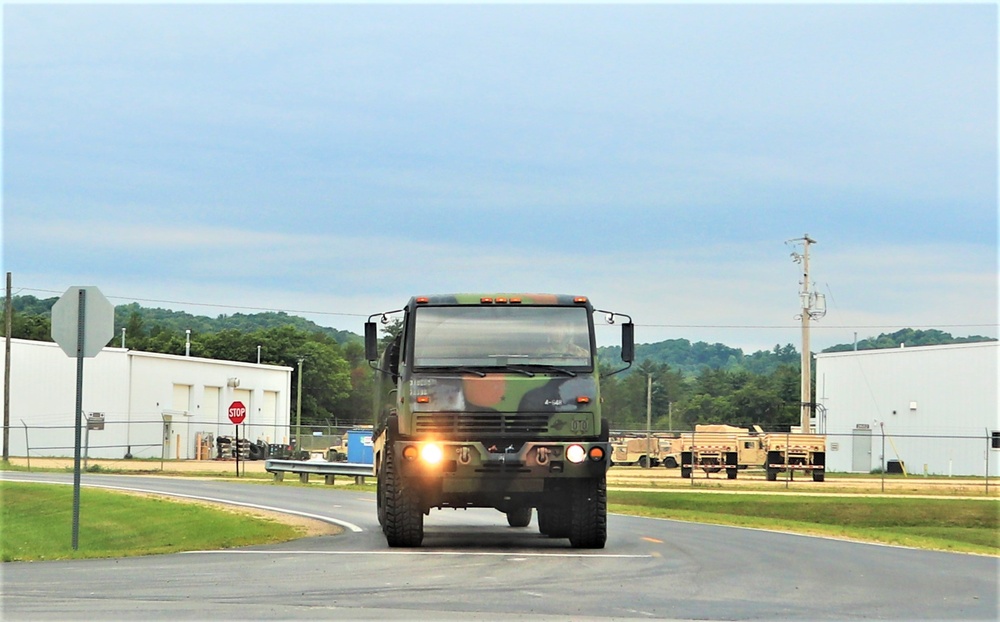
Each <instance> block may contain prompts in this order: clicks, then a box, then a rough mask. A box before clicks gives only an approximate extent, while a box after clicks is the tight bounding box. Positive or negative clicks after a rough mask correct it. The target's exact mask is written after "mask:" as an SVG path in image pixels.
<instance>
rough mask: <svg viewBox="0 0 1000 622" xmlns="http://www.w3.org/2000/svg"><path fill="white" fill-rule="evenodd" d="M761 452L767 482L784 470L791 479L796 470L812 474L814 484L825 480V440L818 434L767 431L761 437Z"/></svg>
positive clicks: (774, 478)
mask: <svg viewBox="0 0 1000 622" xmlns="http://www.w3.org/2000/svg"><path fill="white" fill-rule="evenodd" d="M763 449H764V452H765V453H766V456H767V457H766V461H765V462H764V471H765V473H766V475H767V480H768V481H770V482H773V481H775V480H777V479H778V473H784V472H785V471H789V472H790V473H791V474H792V476H794V472H795V471H804V472H806V473H811V474H812V479H813V481H814V482H822V481H823V480H824V479H826V437H825V436H823V435H821V434H802V433H782V432H770V433H768V434H765V435H764V436H763Z"/></svg>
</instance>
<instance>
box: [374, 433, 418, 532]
mask: <svg viewBox="0 0 1000 622" xmlns="http://www.w3.org/2000/svg"><path fill="white" fill-rule="evenodd" d="M395 462H396V460H395V458H394V457H393V455H392V449H391V446H390V447H388V448H387V450H386V452H385V458H384V459H383V461H382V467H383V472H384V478H383V484H382V491H383V495H382V507H383V508H384V510H385V524H383V525H382V531H383V532H384V533H385V539H386V542H388V543H389V546H392V547H414V546H420V543H421V542H423V539H424V513H423V511H422V510H421V509H420V506H419V505H418V503H417V499H416V496H415V495H414V493H413V491H412V490H408V489H406V488H403V487H402V486H401V482H400V477H399V474H398V473H397V472H396V465H395Z"/></svg>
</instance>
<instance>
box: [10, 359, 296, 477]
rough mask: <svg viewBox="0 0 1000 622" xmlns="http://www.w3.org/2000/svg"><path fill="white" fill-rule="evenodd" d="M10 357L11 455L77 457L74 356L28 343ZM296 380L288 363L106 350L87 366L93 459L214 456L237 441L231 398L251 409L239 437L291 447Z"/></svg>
mask: <svg viewBox="0 0 1000 622" xmlns="http://www.w3.org/2000/svg"><path fill="white" fill-rule="evenodd" d="M10 359H11V361H10V411H9V412H10V437H9V442H10V455H12V456H28V455H30V456H32V457H34V456H72V455H73V453H74V447H75V437H76V435H75V428H74V422H75V419H76V386H77V380H76V378H77V376H76V359H75V358H71V357H68V356H66V354H65V353H64V352H63V351H62V349H60V348H59V346H58V345H56V344H54V343H49V342H44V341H29V340H24V339H12V340H11V349H10ZM291 378H292V368H291V367H279V366H275V365H259V364H253V363H241V362H235V361H219V360H213V359H204V358H197V357H188V356H176V355H169V354H154V353H149V352H135V351H131V350H128V349H123V348H104V349H103V350H101V352H100V353H99V354H98V355H97V356H95V357H93V358H88V359H85V360H84V363H83V391H82V397H83V413H84V415H85V417H86V428H88V429H87V430H86V434H85V438H86V448H87V455H88V456H89V457H91V458H123V457H127V456H131V457H134V458H168V459H182V460H183V459H198V458H201V459H206V458H210V457H214V456H215V455H216V454H215V453H214V449H215V447H213V444H214V443H215V441H216V439H218V438H219V437H224V436H225V437H233V436H235V433H236V426H235V425H234V424H232V423H231V422H230V420H229V406H230V404H232V403H233V402H234V401H240V402H242V403H243V404H244V405H245V406H246V419H245V420H244V423H243V424H242V425H240V429H239V437H240V438H241V439H242V438H246V439H249V440H250V441H251V442H254V441H263V442H267V443H283V442H286V441H287V439H288V435H289V417H290V398H291ZM0 385H2V379H0ZM29 450H30V454H29Z"/></svg>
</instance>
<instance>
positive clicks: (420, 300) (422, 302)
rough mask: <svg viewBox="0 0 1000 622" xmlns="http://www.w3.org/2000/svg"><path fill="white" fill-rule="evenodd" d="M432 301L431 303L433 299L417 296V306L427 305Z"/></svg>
mask: <svg viewBox="0 0 1000 622" xmlns="http://www.w3.org/2000/svg"><path fill="white" fill-rule="evenodd" d="M430 301H431V299H430V298H428V297H427V296H417V304H418V305H425V304H427V303H428V302H430Z"/></svg>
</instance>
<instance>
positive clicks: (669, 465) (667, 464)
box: [663, 456, 677, 469]
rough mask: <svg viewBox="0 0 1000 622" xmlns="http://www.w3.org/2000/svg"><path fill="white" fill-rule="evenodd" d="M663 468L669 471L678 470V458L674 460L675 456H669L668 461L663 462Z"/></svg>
mask: <svg viewBox="0 0 1000 622" xmlns="http://www.w3.org/2000/svg"><path fill="white" fill-rule="evenodd" d="M663 466H664V467H665V468H667V469H676V468H677V458H674V457H673V456H667V459H666V460H664V461H663Z"/></svg>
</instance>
